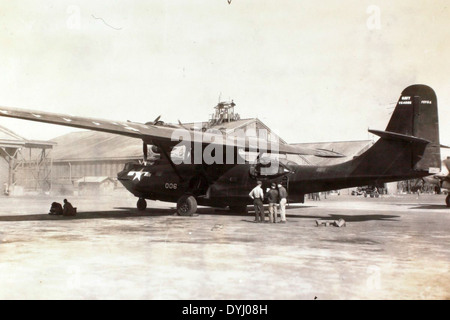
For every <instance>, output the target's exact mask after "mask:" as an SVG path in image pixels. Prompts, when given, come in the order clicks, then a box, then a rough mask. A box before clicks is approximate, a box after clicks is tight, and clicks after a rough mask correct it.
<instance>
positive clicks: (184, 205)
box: [177, 195, 197, 216]
mask: <svg viewBox="0 0 450 320" xmlns="http://www.w3.org/2000/svg"><path fill="white" fill-rule="evenodd" d="M195 211H197V200H195V198H194V197H193V196H190V195H184V196H182V197H181V198H180V199H179V200H178V202H177V213H178V214H179V215H180V216H192V214H193V213H195Z"/></svg>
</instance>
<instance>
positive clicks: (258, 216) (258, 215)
mask: <svg viewBox="0 0 450 320" xmlns="http://www.w3.org/2000/svg"><path fill="white" fill-rule="evenodd" d="M261 186H262V182H261V181H258V182H257V186H256V187H255V188H253V190H252V191H250V193H249V194H248V195H249V196H250V198H252V199H253V205H254V206H255V222H264V220H265V219H264V204H263V200H264V191H263V189H262V188H261Z"/></svg>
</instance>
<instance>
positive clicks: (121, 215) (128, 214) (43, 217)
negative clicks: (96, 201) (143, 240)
mask: <svg viewBox="0 0 450 320" xmlns="http://www.w3.org/2000/svg"><path fill="white" fill-rule="evenodd" d="M174 213H175V210H165V211H163V210H159V209H158V210H157V209H148V210H146V211H138V210H137V209H129V210H123V209H121V210H114V211H112V210H108V211H83V212H79V213H77V215H76V216H61V215H49V214H46V213H43V214H25V215H7V216H2V215H0V222H1V221H55V220H58V221H61V220H83V219H125V218H136V217H156V216H167V215H173V214H174Z"/></svg>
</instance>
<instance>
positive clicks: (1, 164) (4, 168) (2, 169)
mask: <svg viewBox="0 0 450 320" xmlns="http://www.w3.org/2000/svg"><path fill="white" fill-rule="evenodd" d="M8 179H9V164H8V161H7V160H6V159H5V158H4V157H0V190H1V192H0V195H2V194H3V191H4V190H3V189H4V184H5V183H8Z"/></svg>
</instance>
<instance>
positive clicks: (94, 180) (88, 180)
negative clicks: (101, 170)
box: [76, 177, 113, 183]
mask: <svg viewBox="0 0 450 320" xmlns="http://www.w3.org/2000/svg"><path fill="white" fill-rule="evenodd" d="M106 180H110V181H113V180H112V179H111V178H110V177H83V178H80V179H78V180H77V181H76V182H77V183H102V182H104V181H106Z"/></svg>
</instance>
